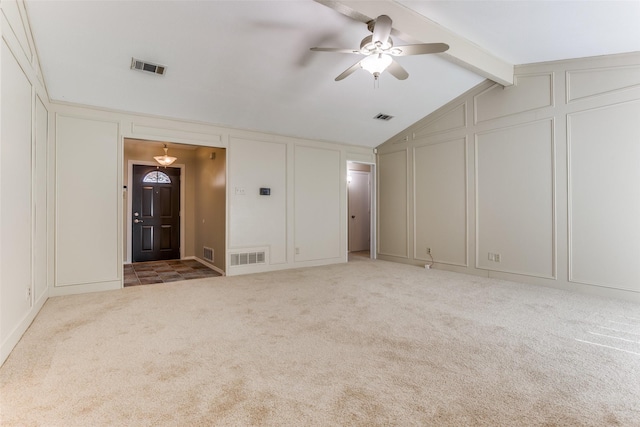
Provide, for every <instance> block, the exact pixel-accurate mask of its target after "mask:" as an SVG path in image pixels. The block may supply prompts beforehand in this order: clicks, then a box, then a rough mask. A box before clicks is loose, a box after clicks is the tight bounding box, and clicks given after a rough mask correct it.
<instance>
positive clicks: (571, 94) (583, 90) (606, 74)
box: [566, 65, 640, 103]
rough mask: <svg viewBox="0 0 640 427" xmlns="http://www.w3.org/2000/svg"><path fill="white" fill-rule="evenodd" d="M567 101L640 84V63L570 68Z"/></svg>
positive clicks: (617, 90) (567, 76) (567, 75)
mask: <svg viewBox="0 0 640 427" xmlns="http://www.w3.org/2000/svg"><path fill="white" fill-rule="evenodd" d="M566 80H567V103H570V102H575V101H579V100H582V99H585V98H591V97H594V96H600V95H606V94H609V93H613V92H619V91H622V90H626V89H631V88H635V87H639V86H640V65H634V66H620V67H606V68H592V69H588V70H569V71H567V72H566Z"/></svg>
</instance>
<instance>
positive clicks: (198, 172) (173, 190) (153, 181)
mask: <svg viewBox="0 0 640 427" xmlns="http://www.w3.org/2000/svg"><path fill="white" fill-rule="evenodd" d="M165 145H166V146H167V147H168V149H169V154H170V155H171V156H175V157H177V160H176V161H175V163H173V164H172V165H170V166H168V167H166V168H165V167H164V166H161V165H159V164H158V163H157V162H156V161H155V160H154V157H155V156H158V155H162V154H163V147H164V146H165ZM123 157H124V168H123V169H124V175H125V176H124V183H125V187H124V195H123V196H124V199H125V203H123V205H124V212H123V218H124V221H123V224H124V227H123V232H124V239H123V241H124V245H123V246H124V247H123V253H124V257H123V258H124V264H125V265H124V269H125V274H124V278H125V280H124V282H125V283H124V286H135V285H136V284H146V283H139V282H148V283H160V282H167V281H175V280H186V279H191V278H199V277H203V276H215V275H224V274H225V268H226V264H225V259H226V253H225V252H226V150H225V149H224V148H219V147H205V146H197V145H187V144H180V143H168V142H164V141H150V140H139V139H133V138H125V139H124V156H123ZM134 263H135V265H134ZM134 267H135V268H134ZM201 267H204V268H201ZM205 269H206V270H205ZM207 270H213V272H215V273H216V274H212V273H211V272H209V271H207ZM133 273H135V275H134V274H133ZM152 273H154V274H153V276H154V277H153V280H152V277H151V276H152ZM134 276H137V279H138V282H135V280H134V279H135V277H134ZM165 279H166V280H165ZM128 281H129V282H131V283H128ZM134 282H135V283H134Z"/></svg>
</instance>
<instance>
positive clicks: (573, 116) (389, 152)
mask: <svg viewBox="0 0 640 427" xmlns="http://www.w3.org/2000/svg"><path fill="white" fill-rule="evenodd" d="M515 77H516V78H515V81H516V84H515V85H514V86H511V87H509V88H506V89H505V88H502V87H501V86H499V85H495V84H493V83H491V82H485V83H483V84H481V85H479V86H477V87H476V88H474V89H472V90H471V91H469V92H467V93H466V94H463V95H462V96H460V97H459V98H458V99H456V100H454V101H452V102H451V103H449V104H448V105H446V106H444V107H442V108H441V109H440V110H438V111H436V112H435V113H433V114H432V115H430V116H428V117H425V118H424V119H422V120H421V121H419V122H417V123H416V124H415V125H413V126H412V127H410V128H408V129H406V130H404V131H403V132H401V133H399V134H398V135H396V136H394V137H392V138H390V139H389V140H388V141H387V142H385V143H384V144H382V145H381V146H380V147H378V164H379V169H380V174H379V179H380V184H379V187H378V188H379V198H380V201H381V203H380V205H379V209H378V213H379V218H378V222H379V228H380V230H381V231H380V233H379V239H380V242H379V245H380V246H379V248H380V253H379V255H380V258H381V259H389V260H394V261H400V262H406V263H411V264H415V265H424V264H425V263H426V262H428V261H430V258H429V257H428V256H425V253H426V248H427V247H430V248H431V252H432V254H433V256H434V258H435V262H436V264H435V265H436V267H437V268H442V269H449V270H454V271H459V272H463V273H468V274H477V275H483V276H492V277H497V278H504V279H508V280H515V281H521V282H526V283H532V284H538V285H546V286H554V287H560V288H564V289H574V290H580V291H583V292H588V293H595V294H599V295H608V296H616V297H620V298H625V299H631V300H638V301H640V267H638V265H639V264H638V263H637V259H638V257H640V243H638V242H640V222H638V220H637V218H639V217H640V172H639V171H640V169H639V168H638V166H637V165H638V164H640V145H639V144H638V141H640V54H638V53H631V54H621V55H611V56H604V57H594V58H581V59H576V60H567V61H555V62H550V63H541V64H531V65H524V66H518V67H516V76H515ZM462 106H466V107H465V108H463V107H462ZM463 110H466V113H465V114H463ZM467 116H468V117H473V120H472V121H464V122H463V121H462V119H463V117H467ZM462 141H467V144H466V148H465V149H464V152H462V150H461V149H459V146H460V145H461V144H462ZM456 146H457V147H458V148H456V149H454V147H456ZM445 147H446V149H445ZM400 153H402V154H400ZM404 153H406V156H407V162H408V163H407V164H408V165H410V167H408V166H407V164H405V163H404V161H402V160H404V159H402V160H401V159H400V157H401V156H404V155H405V154H404ZM392 160H393V161H392ZM464 164H466V167H465V168H464V170H463V168H462V165H464ZM405 176H408V177H409V182H410V183H412V185H413V186H414V189H413V191H410V192H409V193H408V196H407V198H406V200H405V198H404V194H405V190H406V187H404V185H402V181H401V179H404V177H405ZM462 181H464V182H465V184H466V188H468V189H470V191H467V192H466V195H464V196H461V194H462V193H463V186H462V185H461V182H462ZM462 197H463V198H464V203H461V201H460V198H462ZM385 201H386V203H385ZM388 203H391V204H393V209H392V208H390V207H389V206H388V205H387V204H388ZM402 203H406V206H407V207H406V209H408V210H409V212H413V213H414V221H413V222H407V221H405V218H407V217H408V216H410V214H409V215H407V214H405V212H406V211H405V208H404V207H401V206H400V205H401V204H402ZM461 210H463V211H464V214H465V215H464V216H461V215H460V211H461ZM463 217H464V218H465V219H464V220H462V219H461V218H463ZM463 221H464V222H465V224H464V225H462V224H461V223H462V222H463ZM465 234H466V235H467V240H466V242H465V243H464V247H462V245H461V243H460V241H461V236H463V235H465ZM407 242H410V243H413V244H410V247H411V251H410V253H408V254H407V256H404V253H403V252H402V251H401V249H400V248H403V247H405V245H406V244H407ZM389 248H393V250H391V249H389ZM465 253H466V255H467V257H468V263H467V264H465V263H464V262H461V261H463V260H464V259H465V258H464V257H463V254H465ZM399 255H401V256H399ZM496 255H497V258H496ZM496 259H497V260H496Z"/></svg>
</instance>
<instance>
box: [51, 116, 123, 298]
mask: <svg viewBox="0 0 640 427" xmlns="http://www.w3.org/2000/svg"><path fill="white" fill-rule="evenodd" d="M55 125H56V135H55V137H56V146H55V174H56V181H55V183H56V190H55V209H56V214H55V220H56V225H55V233H56V234H55V235H56V241H55V244H56V247H55V254H56V259H55V272H56V274H55V286H56V287H57V288H60V287H66V286H68V287H76V289H77V292H82V291H83V290H82V289H84V290H85V291H87V290H88V289H90V288H91V287H90V286H89V287H87V286H88V285H90V284H99V283H102V284H105V286H109V287H112V286H118V287H119V286H121V285H122V283H121V279H122V258H121V256H122V254H121V252H120V248H122V242H121V236H122V234H121V233H120V232H119V230H121V228H120V223H119V213H121V212H122V205H121V203H122V193H121V188H122V186H121V182H122V178H121V176H122V173H121V172H122V171H121V165H119V160H118V159H119V157H120V155H121V150H122V146H121V145H120V143H119V140H120V127H119V124H118V123H117V122H114V121H106V120H93V119H88V118H86V117H74V116H70V115H69V116H66V115H61V114H59V113H58V114H56V118H55ZM96 159H99V160H96ZM74 285H83V286H74Z"/></svg>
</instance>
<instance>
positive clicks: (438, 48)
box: [389, 43, 449, 56]
mask: <svg viewBox="0 0 640 427" xmlns="http://www.w3.org/2000/svg"><path fill="white" fill-rule="evenodd" d="M447 49H449V45H448V44H446V43H422V44H408V45H404V46H394V47H393V49H391V51H390V52H389V53H390V54H391V55H393V56H407V55H424V54H425V53H440V52H444V51H446V50H447ZM398 50H399V51H400V53H395V52H397V51H398Z"/></svg>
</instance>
